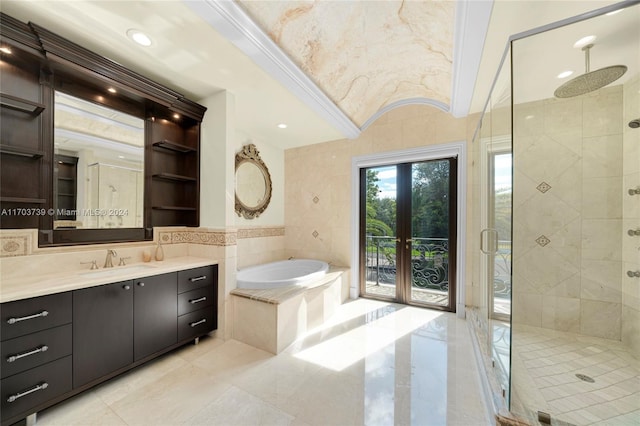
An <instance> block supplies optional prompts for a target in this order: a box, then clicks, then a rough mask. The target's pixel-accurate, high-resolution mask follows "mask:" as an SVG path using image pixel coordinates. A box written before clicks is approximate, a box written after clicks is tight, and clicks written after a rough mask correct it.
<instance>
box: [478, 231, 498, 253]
mask: <svg viewBox="0 0 640 426" xmlns="http://www.w3.org/2000/svg"><path fill="white" fill-rule="evenodd" d="M487 234H493V244H492V247H490V248H489V249H485V247H484V246H485V244H484V239H485V235H487ZM480 251H481V252H482V253H484V254H497V253H498V231H497V230H495V229H493V228H485V229H483V230H482V231H480Z"/></svg>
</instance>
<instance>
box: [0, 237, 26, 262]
mask: <svg viewBox="0 0 640 426" xmlns="http://www.w3.org/2000/svg"><path fill="white" fill-rule="evenodd" d="M29 240H30V238H29V237H28V236H26V235H17V236H2V237H0V256H1V257H11V256H26V255H27V254H29Z"/></svg>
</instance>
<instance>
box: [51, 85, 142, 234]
mask: <svg viewBox="0 0 640 426" xmlns="http://www.w3.org/2000/svg"><path fill="white" fill-rule="evenodd" d="M54 106H55V109H54V173H53V192H54V193H53V202H54V210H55V217H54V222H53V228H54V229H105V228H106V229H109V228H142V227H143V218H144V120H142V119H141V118H138V117H134V116H132V115H129V114H126V113H124V112H122V111H117V110H115V109H112V108H108V107H105V106H103V105H98V104H95V103H91V102H88V101H86V100H83V99H80V98H77V97H74V96H71V95H69V94H66V93H63V92H59V91H56V92H55V102H54Z"/></svg>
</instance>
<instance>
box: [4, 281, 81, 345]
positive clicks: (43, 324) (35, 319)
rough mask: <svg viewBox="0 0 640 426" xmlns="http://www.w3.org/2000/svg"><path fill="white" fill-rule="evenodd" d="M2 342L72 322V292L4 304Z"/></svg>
mask: <svg viewBox="0 0 640 426" xmlns="http://www.w3.org/2000/svg"><path fill="white" fill-rule="evenodd" d="M1 310H2V326H1V328H0V330H1V332H2V340H3V341H4V340H9V339H13V338H15V337H20V336H24V335H25V334H29V333H33V332H36V331H41V330H46V329H48V328H53V327H57V326H59V325H63V324H68V323H70V322H71V292H66V293H57V294H52V295H49V296H42V297H34V298H32V299H24V300H17V301H15V302H8V303H3V304H2V307H1Z"/></svg>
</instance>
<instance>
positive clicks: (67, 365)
mask: <svg viewBox="0 0 640 426" xmlns="http://www.w3.org/2000/svg"><path fill="white" fill-rule="evenodd" d="M71 299H72V296H71V293H70V292H66V293H59V294H53V295H50V296H43V297H36V298H32V299H26V300H20V301H16V302H9V303H3V304H2V305H1V306H0V310H1V316H2V327H1V328H2V342H1V345H0V352H2V360H0V362H1V363H2V364H1V365H2V369H1V370H0V371H1V375H2V379H1V380H0V392H1V394H2V395H1V398H2V400H1V401H0V408H1V413H2V415H1V418H2V424H3V425H4V424H5V422H7V423H10V422H12V421H15V420H19V418H20V416H21V415H24V414H25V413H28V412H29V411H30V410H32V409H33V408H35V407H38V406H40V405H41V404H44V403H46V402H47V401H51V400H55V399H56V398H58V397H60V396H61V395H64V394H65V393H68V392H70V391H71V390H72V381H71V377H72V375H71V374H72V373H71V362H72V360H71V358H72V357H71V353H72V345H71V339H72V331H71V329H72V325H71V324H72V309H71V303H72V302H71ZM12 418H14V419H13V420H11V419H12Z"/></svg>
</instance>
